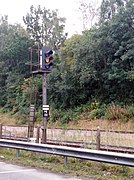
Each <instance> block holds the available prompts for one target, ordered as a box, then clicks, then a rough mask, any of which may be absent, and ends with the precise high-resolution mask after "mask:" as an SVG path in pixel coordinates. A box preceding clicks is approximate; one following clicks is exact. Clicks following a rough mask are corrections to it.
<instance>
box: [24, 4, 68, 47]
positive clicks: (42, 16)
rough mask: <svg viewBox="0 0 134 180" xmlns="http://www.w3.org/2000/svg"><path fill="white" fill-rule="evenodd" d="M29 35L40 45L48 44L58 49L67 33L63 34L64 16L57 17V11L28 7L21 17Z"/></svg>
mask: <svg viewBox="0 0 134 180" xmlns="http://www.w3.org/2000/svg"><path fill="white" fill-rule="evenodd" d="M23 20H24V23H25V24H26V26H27V31H28V33H29V34H30V37H31V38H32V39H34V41H35V42H36V43H38V44H39V45H40V47H41V46H43V45H46V46H47V45H48V46H50V47H53V49H58V48H59V47H60V46H61V44H62V43H63V42H64V41H65V39H66V36H67V34H64V27H65V18H61V17H58V11H57V10H55V11H54V10H53V11H50V9H46V8H45V7H44V8H41V7H40V6H38V7H37V8H35V7H34V6H31V7H30V12H29V13H27V15H26V17H23Z"/></svg>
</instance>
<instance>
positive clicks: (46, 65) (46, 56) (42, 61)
mask: <svg viewBox="0 0 134 180" xmlns="http://www.w3.org/2000/svg"><path fill="white" fill-rule="evenodd" d="M38 51H39V54H40V55H39V58H38V65H39V66H38V69H37V70H34V71H32V73H33V74H41V75H42V118H43V122H42V143H46V141H47V118H48V117H49V105H47V74H48V73H50V72H51V70H52V65H53V51H52V49H51V48H49V47H42V49H41V50H38ZM31 64H32V63H31ZM31 69H32V68H31Z"/></svg>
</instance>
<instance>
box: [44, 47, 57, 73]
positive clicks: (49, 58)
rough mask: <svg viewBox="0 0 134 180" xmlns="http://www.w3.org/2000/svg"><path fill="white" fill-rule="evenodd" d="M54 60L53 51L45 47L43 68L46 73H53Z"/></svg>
mask: <svg viewBox="0 0 134 180" xmlns="http://www.w3.org/2000/svg"><path fill="white" fill-rule="evenodd" d="M53 59H54V58H53V50H52V49H51V48H48V47H43V48H42V63H41V68H42V69H43V70H46V71H51V69H52V66H53Z"/></svg>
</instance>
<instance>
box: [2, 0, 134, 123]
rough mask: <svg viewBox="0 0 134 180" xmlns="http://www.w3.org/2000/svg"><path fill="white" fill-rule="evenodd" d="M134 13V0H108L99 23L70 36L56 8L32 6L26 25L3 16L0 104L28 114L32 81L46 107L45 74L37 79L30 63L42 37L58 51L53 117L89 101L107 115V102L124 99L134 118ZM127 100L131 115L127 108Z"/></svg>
mask: <svg viewBox="0 0 134 180" xmlns="http://www.w3.org/2000/svg"><path fill="white" fill-rule="evenodd" d="M133 12H134V1H133V0H103V1H102V4H101V7H100V17H99V22H98V23H97V24H96V25H94V26H93V27H92V28H90V29H89V30H85V31H83V33H82V34H81V35H73V36H72V37H71V38H69V39H67V40H66V35H67V34H64V26H65V19H64V18H59V17H58V14H57V11H52V12H50V11H49V10H46V9H45V8H44V9H41V7H40V6H39V7H38V8H34V7H33V6H32V7H31V8H30V13H29V14H27V15H26V17H24V22H25V24H26V25H27V30H24V29H23V28H22V27H21V26H20V25H18V24H17V25H10V24H8V19H7V17H2V18H1V22H0V72H1V73H0V106H1V107H3V110H4V111H9V110H10V111H12V112H13V114H19V115H20V114H23V115H24V114H25V115H27V113H28V108H27V107H28V106H29V104H30V98H29V97H30V92H31V91H34V90H33V89H32V90H31V89H30V88H31V87H30V84H31V82H32V83H34V84H36V91H37V101H38V102H37V108H39V107H40V106H41V79H40V76H39V77H38V76H37V77H36V80H34V82H33V80H32V78H31V77H30V74H29V69H28V67H27V66H26V65H25V63H26V62H27V61H28V48H29V47H30V46H33V45H35V44H36V43H37V42H38V43H39V45H40V46H42V44H47V45H51V46H53V48H54V49H55V51H56V52H55V60H54V67H53V70H52V73H51V74H50V75H48V102H49V104H50V105H51V107H52V108H53V111H52V112H53V113H52V117H53V119H58V118H60V116H62V115H63V114H64V112H66V114H67V113H68V114H69V116H71V115H72V117H70V118H68V117H67V119H68V120H70V119H71V118H73V115H74V114H71V112H72V111H71V110H70V109H73V111H74V112H75V113H76V114H77V112H78V111H79V112H82V111H86V110H85V109H87V107H89V106H90V110H96V109H97V111H93V112H92V114H93V113H94V114H95V116H96V117H100V116H104V115H105V111H106V105H107V104H111V103H112V105H111V106H114V104H118V105H119V104H120V108H119V107H118V106H117V107H118V109H120V114H122V113H125V116H126V117H127V118H129V116H130V118H131V117H134V107H133V103H134V13H133ZM43 18H44V19H43ZM41 19H42V22H41ZM39 22H41V23H40V24H39ZM49 40H50V41H49ZM86 104H87V106H86ZM124 105H125V106H126V107H127V109H128V110H129V115H128V112H124ZM128 106H130V108H128ZM108 108H109V109H110V106H108ZM39 109H41V108H39ZM56 109H58V111H59V112H58V113H57V110H56ZM109 109H107V111H108V110H109ZM38 114H39V113H37V117H38ZM92 114H90V116H91V117H92ZM93 117H94V115H93Z"/></svg>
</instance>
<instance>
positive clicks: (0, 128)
mask: <svg viewBox="0 0 134 180" xmlns="http://www.w3.org/2000/svg"><path fill="white" fill-rule="evenodd" d="M0 139H2V124H0Z"/></svg>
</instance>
